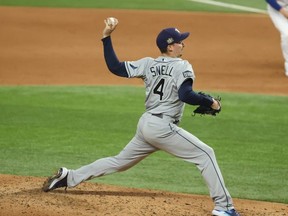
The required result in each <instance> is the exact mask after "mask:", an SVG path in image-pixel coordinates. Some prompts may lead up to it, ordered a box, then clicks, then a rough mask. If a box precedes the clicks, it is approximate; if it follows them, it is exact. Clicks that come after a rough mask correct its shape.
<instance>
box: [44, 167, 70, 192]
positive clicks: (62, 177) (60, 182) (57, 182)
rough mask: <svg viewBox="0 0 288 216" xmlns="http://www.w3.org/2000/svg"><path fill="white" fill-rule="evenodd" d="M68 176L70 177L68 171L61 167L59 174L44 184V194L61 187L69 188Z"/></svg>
mask: <svg viewBox="0 0 288 216" xmlns="http://www.w3.org/2000/svg"><path fill="white" fill-rule="evenodd" d="M67 176H68V169H67V168H65V167H61V168H60V169H59V170H58V171H57V173H56V174H55V175H53V176H51V177H49V178H47V180H46V181H45V182H44V184H43V186H42V190H43V191H44V192H48V191H51V190H54V189H56V188H60V187H66V188H67Z"/></svg>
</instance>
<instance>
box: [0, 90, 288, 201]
mask: <svg viewBox="0 0 288 216" xmlns="http://www.w3.org/2000/svg"><path fill="white" fill-rule="evenodd" d="M210 93H212V94H216V95H217V94H220V95H221V96H222V98H223V100H222V103H223V111H222V112H221V114H220V115H219V116H218V117H217V118H213V117H209V116H204V117H200V116H195V117H191V112H192V110H193V109H194V107H192V106H186V110H185V113H184V117H183V121H182V123H181V126H182V127H183V128H185V129H187V130H188V131H190V132H192V133H193V134H194V135H196V136H198V137H199V138H200V139H201V140H203V141H204V142H206V143H207V144H209V145H210V146H212V147H213V148H214V150H215V152H216V155H217V158H218V162H219V165H220V167H221V170H222V172H223V175H224V178H225V181H226V184H227V187H228V188H229V190H230V192H231V193H232V195H233V197H241V198H247V199H257V200H267V201H275V202H283V203H288V197H287V194H288V181H287V179H288V168H287V164H288V145H287V143H288V136H287V128H288V116H287V114H286V113H287V104H288V97H284V96H283V97H281V96H264V95H253V94H228V93H214V92H210ZM0 110H1V112H0V146H1V151H0V164H1V166H0V173H7V174H14V175H29V176H47V175H50V174H52V173H53V172H54V171H55V169H58V167H60V166H66V167H68V168H73V169H74V168H78V167H80V166H82V165H85V164H88V163H90V162H93V161H94V160H96V159H98V158H101V157H106V156H112V155H115V154H117V153H118V152H119V151H120V150H121V149H122V148H123V147H124V146H125V145H126V143H128V141H129V140H130V139H131V138H132V137H133V135H134V133H135V130H136V125H137V122H138V118H139V117H140V116H141V114H142V112H143V111H144V89H143V88H142V87H126V86H122V87H120V86H118V87H117V86H111V87H95V86H87V87H68V86H58V87H56V86H55V87H52V86H50V87H48V86H47V87H46V86H42V87H41V86H34V87H29V86H18V87H17V86H15V87H5V86H2V87H0ZM93 181H97V182H102V183H106V184H116V185H125V186H129V187H142V188H154V189H161V190H167V191H176V192H185V193H197V194H208V190H207V188H206V186H205V183H204V182H203V180H202V177H201V175H200V173H199V171H198V170H197V169H196V168H195V166H194V165H191V164H188V163H187V162H183V161H181V160H180V159H177V158H174V157H172V156H170V155H168V154H166V153H163V152H157V153H154V154H153V155H151V156H150V157H148V158H146V159H145V160H144V161H142V162H140V164H138V165H137V166H135V167H133V168H131V169H130V170H128V171H126V172H123V173H117V174H114V175H110V176H105V177H101V178H98V179H95V180H93Z"/></svg>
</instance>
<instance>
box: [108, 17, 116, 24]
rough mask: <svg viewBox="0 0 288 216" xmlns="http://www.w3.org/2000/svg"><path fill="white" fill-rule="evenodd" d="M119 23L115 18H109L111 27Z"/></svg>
mask: <svg viewBox="0 0 288 216" xmlns="http://www.w3.org/2000/svg"><path fill="white" fill-rule="evenodd" d="M117 23H118V20H117V19H116V18H114V17H108V18H107V24H108V25H110V26H115V25H117Z"/></svg>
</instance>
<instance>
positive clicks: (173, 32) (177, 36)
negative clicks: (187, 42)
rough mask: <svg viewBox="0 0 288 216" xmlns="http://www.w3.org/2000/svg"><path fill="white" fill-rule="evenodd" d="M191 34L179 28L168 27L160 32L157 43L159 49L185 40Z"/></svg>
mask: <svg viewBox="0 0 288 216" xmlns="http://www.w3.org/2000/svg"><path fill="white" fill-rule="evenodd" d="M189 34H190V33H189V32H184V33H181V32H180V31H179V30H178V29H177V28H166V29H163V30H162V31H161V32H160V33H159V34H158V36H157V39H156V44H157V46H158V48H159V49H165V48H166V47H167V46H168V45H170V44H173V43H179V42H181V41H183V40H184V39H186V38H187V37H188V36H189Z"/></svg>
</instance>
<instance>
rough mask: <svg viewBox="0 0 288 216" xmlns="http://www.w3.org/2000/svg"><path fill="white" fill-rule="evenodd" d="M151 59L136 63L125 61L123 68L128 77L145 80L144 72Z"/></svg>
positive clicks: (147, 58) (146, 58) (140, 60)
mask: <svg viewBox="0 0 288 216" xmlns="http://www.w3.org/2000/svg"><path fill="white" fill-rule="evenodd" d="M152 60H153V59H152V58H150V57H145V58H142V59H139V60H136V61H125V67H126V70H127V72H128V77H129V78H133V77H138V78H145V72H146V70H147V65H149V62H150V61H152Z"/></svg>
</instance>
